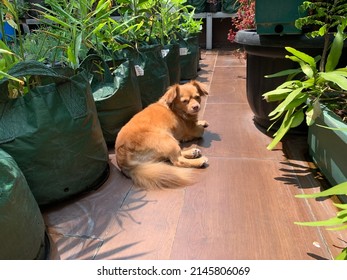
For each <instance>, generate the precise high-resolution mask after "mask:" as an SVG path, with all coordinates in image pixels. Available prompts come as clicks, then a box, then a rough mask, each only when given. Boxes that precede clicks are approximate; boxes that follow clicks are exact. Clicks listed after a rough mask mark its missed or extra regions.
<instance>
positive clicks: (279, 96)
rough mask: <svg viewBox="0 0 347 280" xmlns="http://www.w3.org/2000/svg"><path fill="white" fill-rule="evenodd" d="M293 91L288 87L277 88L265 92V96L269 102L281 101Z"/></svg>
mask: <svg viewBox="0 0 347 280" xmlns="http://www.w3.org/2000/svg"><path fill="white" fill-rule="evenodd" d="M291 91H292V90H291V89H288V88H283V89H275V90H271V91H268V92H266V93H264V94H263V97H264V99H265V100H266V101H267V102H272V101H279V100H283V99H285V98H286V97H287V96H288V93H289V92H291Z"/></svg>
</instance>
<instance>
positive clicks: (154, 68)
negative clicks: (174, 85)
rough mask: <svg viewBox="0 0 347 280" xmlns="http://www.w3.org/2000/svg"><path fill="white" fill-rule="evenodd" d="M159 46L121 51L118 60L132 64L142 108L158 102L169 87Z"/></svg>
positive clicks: (166, 70)
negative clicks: (122, 59)
mask: <svg viewBox="0 0 347 280" xmlns="http://www.w3.org/2000/svg"><path fill="white" fill-rule="evenodd" d="M161 50H162V46H161V45H157V44H156V45H148V46H142V47H140V48H139V49H138V50H137V49H135V48H133V49H130V48H129V49H126V50H125V49H123V50H122V51H121V52H120V53H119V54H118V58H120V57H123V58H127V59H129V60H131V61H132V62H134V65H135V66H134V67H135V72H136V76H137V79H138V83H139V87H140V93H141V102H142V106H143V108H145V107H147V106H148V105H150V104H152V103H154V102H156V101H158V99H159V98H160V97H161V96H162V95H163V94H164V92H165V91H166V90H167V88H168V86H169V85H170V77H169V70H168V67H167V65H166V62H165V60H164V59H163V56H162V53H161Z"/></svg>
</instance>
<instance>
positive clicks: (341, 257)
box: [335, 248, 347, 260]
mask: <svg viewBox="0 0 347 280" xmlns="http://www.w3.org/2000/svg"><path fill="white" fill-rule="evenodd" d="M335 260H347V248H345V249H343V250H342V252H341V253H340V254H339V255H338V256H337V257H336V258H335Z"/></svg>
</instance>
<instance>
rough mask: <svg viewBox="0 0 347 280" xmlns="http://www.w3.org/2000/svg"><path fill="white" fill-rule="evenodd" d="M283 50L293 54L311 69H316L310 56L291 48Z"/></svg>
mask: <svg viewBox="0 0 347 280" xmlns="http://www.w3.org/2000/svg"><path fill="white" fill-rule="evenodd" d="M285 49H286V50H287V51H288V52H290V53H291V54H293V55H294V56H296V57H297V58H299V59H301V60H302V61H304V62H306V63H308V64H309V65H310V66H311V67H312V68H314V67H316V62H315V59H314V58H313V57H312V56H310V55H308V54H306V53H304V52H301V51H298V50H296V49H294V48H292V47H285Z"/></svg>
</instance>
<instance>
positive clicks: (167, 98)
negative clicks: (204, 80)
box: [159, 80, 208, 116]
mask: <svg viewBox="0 0 347 280" xmlns="http://www.w3.org/2000/svg"><path fill="white" fill-rule="evenodd" d="M207 94H208V93H207V90H206V88H205V86H204V85H203V84H201V83H200V82H198V81H195V80H193V81H190V82H189V83H186V84H184V85H178V84H176V85H173V86H171V87H169V89H168V90H167V92H166V93H165V94H164V95H163V97H162V98H160V100H159V102H160V103H164V104H166V105H167V106H169V107H170V108H171V109H172V110H173V111H179V112H184V113H185V114H186V115H189V116H197V114H198V113H199V111H200V107H201V106H200V103H201V96H205V95H207Z"/></svg>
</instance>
